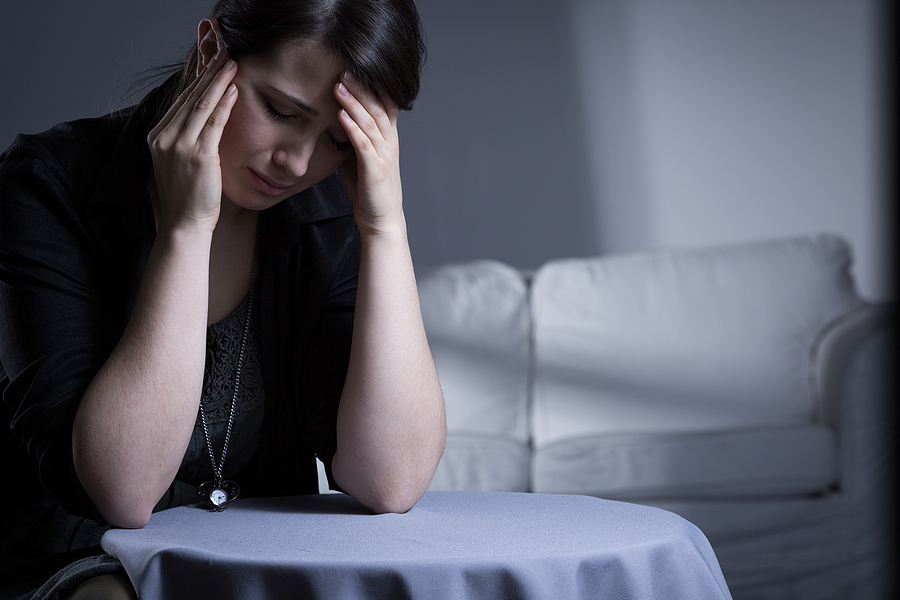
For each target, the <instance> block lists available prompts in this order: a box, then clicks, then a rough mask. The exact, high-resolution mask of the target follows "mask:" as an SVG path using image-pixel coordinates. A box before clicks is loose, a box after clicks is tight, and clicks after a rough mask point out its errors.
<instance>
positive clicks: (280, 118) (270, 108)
mask: <svg viewBox="0 0 900 600" xmlns="http://www.w3.org/2000/svg"><path fill="white" fill-rule="evenodd" d="M265 106H266V112H267V113H269V116H271V117H272V118H273V119H275V120H276V121H288V120H290V119H291V116H292V115H285V114H282V113H280V112H278V111H277V110H275V107H274V106H272V105H271V104H270V103H268V102H265Z"/></svg>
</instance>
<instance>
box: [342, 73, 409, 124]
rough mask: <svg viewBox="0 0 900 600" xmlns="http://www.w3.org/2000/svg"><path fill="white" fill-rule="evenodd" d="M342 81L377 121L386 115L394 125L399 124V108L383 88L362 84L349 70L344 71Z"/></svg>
mask: <svg viewBox="0 0 900 600" xmlns="http://www.w3.org/2000/svg"><path fill="white" fill-rule="evenodd" d="M341 82H342V83H343V84H344V85H346V86H347V88H348V89H349V90H350V93H351V94H352V95H353V96H354V97H355V98H356V99H357V100H358V101H359V102H360V104H362V105H363V107H365V109H366V111H368V112H369V114H371V115H372V116H373V117H374V118H375V119H376V120H377V121H381V120H382V119H381V117H382V115H384V116H386V117H387V119H388V122H389V123H390V124H391V125H392V126H394V125H396V124H397V114H398V113H399V108H398V107H397V105H396V104H395V103H394V101H393V100H391V99H390V98H389V97H388V96H387V95H386V94H384V93H383V92H382V91H381V90H379V89H372V88H368V87H365V86H362V85H360V84H359V82H358V81H357V80H356V77H354V76H353V74H352V73H350V72H349V71H344V72H343V73H342V74H341Z"/></svg>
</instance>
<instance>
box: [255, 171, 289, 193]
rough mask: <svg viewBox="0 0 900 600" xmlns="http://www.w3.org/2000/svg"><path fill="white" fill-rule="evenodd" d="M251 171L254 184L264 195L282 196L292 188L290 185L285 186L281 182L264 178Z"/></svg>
mask: <svg viewBox="0 0 900 600" xmlns="http://www.w3.org/2000/svg"><path fill="white" fill-rule="evenodd" d="M249 170H250V178H251V179H252V180H253V183H255V184H256V187H257V188H259V190H260V191H261V192H263V193H264V194H268V195H269V196H280V195H282V194H283V193H285V192H286V191H288V189H289V188H290V187H291V186H290V185H285V184H283V183H281V182H279V181H273V180H271V179H269V178H268V177H263V176H262V175H260V174H259V173H257V172H256V171H254V170H253V169H249Z"/></svg>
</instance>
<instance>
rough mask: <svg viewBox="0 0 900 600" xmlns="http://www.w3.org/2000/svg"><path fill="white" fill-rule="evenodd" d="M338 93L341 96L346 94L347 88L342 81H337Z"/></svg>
mask: <svg viewBox="0 0 900 600" xmlns="http://www.w3.org/2000/svg"><path fill="white" fill-rule="evenodd" d="M338 94H340V95H341V96H346V95H347V88H346V87H345V86H344V84H343V83H338Z"/></svg>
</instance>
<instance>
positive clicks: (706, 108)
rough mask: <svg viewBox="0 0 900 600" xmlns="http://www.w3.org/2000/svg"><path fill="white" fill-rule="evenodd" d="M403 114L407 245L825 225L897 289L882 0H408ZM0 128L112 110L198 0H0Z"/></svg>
mask: <svg viewBox="0 0 900 600" xmlns="http://www.w3.org/2000/svg"><path fill="white" fill-rule="evenodd" d="M418 3H419V8H420V11H421V13H422V18H423V21H424V23H425V27H426V29H427V32H428V41H429V62H428V65H427V68H426V72H425V76H424V81H423V92H422V95H421V97H420V101H419V103H418V105H417V108H416V109H415V110H414V111H413V112H412V113H410V114H407V115H404V118H403V121H402V124H401V131H402V135H403V147H402V152H403V158H402V161H403V163H402V168H403V173H404V197H405V203H406V211H407V217H408V220H409V225H410V241H411V244H412V246H413V252H414V254H415V257H416V259H417V261H418V262H421V263H440V262H447V261H458V260H467V259H473V258H493V259H497V260H502V261H505V262H508V263H511V264H513V265H516V266H520V267H527V268H531V267H536V266H538V265H539V264H541V263H542V262H544V261H545V260H548V259H552V258H560V257H566V256H584V255H591V254H601V253H618V252H635V251H644V250H653V249H658V248H672V247H690V246H704V245H710V244H716V243H723V242H734V241H747V240H755V239H764V238H771V237H777V236H783V235H794V234H807V233H817V232H821V231H832V232H836V233H838V234H841V235H843V236H845V237H846V238H847V239H848V240H849V241H850V242H851V243H852V244H853V246H854V248H855V251H856V257H857V260H856V267H855V272H856V275H857V281H858V285H859V287H860V289H861V290H862V292H863V293H864V294H865V295H866V296H868V297H870V298H873V299H884V298H887V297H889V296H893V295H894V294H893V292H892V291H891V290H890V288H889V282H888V280H887V277H886V276H885V275H884V274H885V273H886V272H888V271H887V267H888V264H887V262H888V261H887V257H886V253H885V252H884V251H883V246H884V245H885V242H886V240H887V237H888V235H889V234H890V233H891V232H889V231H888V229H887V226H886V225H885V223H886V222H890V220H889V219H887V218H886V216H887V215H886V207H885V200H884V198H885V194H884V193H883V190H882V188H883V187H884V183H885V178H884V171H885V164H884V152H883V149H882V147H881V144H882V142H883V139H882V137H883V134H882V131H883V129H884V127H883V124H882V119H881V110H882V107H881V105H882V104H883V103H884V102H885V94H884V93H883V90H882V87H883V86H884V76H883V72H884V70H883V68H882V66H881V54H880V53H879V51H878V47H879V46H878V44H879V41H880V40H881V39H882V37H883V35H882V34H883V31H882V28H881V23H882V22H883V20H884V19H883V16H882V15H881V14H880V13H881V11H882V10H883V8H882V7H883V6H884V5H883V3H882V2H881V1H880V0H566V1H562V2H560V1H553V2H551V1H550V0H492V1H490V2H486V1H484V0H457V1H454V2H448V1H446V0H418ZM8 4H9V6H5V7H4V11H3V18H2V21H0V81H2V82H3V90H2V93H0V145H4V146H5V145H6V144H7V143H9V142H10V141H11V140H12V137H13V136H14V134H15V133H17V132H20V131H26V132H27V131H39V130H42V129H45V128H46V127H49V126H50V125H52V124H54V123H56V122H58V121H61V120H65V119H71V118H76V117H79V116H89V115H97V114H102V113H104V112H108V110H109V108H110V107H111V106H112V105H115V103H116V101H117V99H118V98H119V97H120V96H121V94H122V93H123V91H124V90H125V88H126V87H127V83H128V81H129V77H130V76H132V75H133V74H135V73H138V72H140V71H141V70H142V69H144V68H145V67H147V66H150V65H153V64H157V63H160V62H166V61H168V60H172V59H175V58H176V57H177V56H178V55H179V54H180V49H181V48H182V47H183V46H184V45H185V44H187V43H190V42H191V40H192V39H193V37H194V32H195V28H196V23H197V21H198V20H199V19H200V18H201V17H202V16H203V14H205V6H206V3H205V2H204V1H202V0H160V1H158V2H154V3H147V2H137V1H136V0H132V1H130V2H126V1H123V0H119V1H118V2H113V1H111V0H104V1H102V2H91V3H84V5H83V6H78V7H77V8H76V5H77V4H80V3H73V2H62V1H59V0H52V1H51V2H44V3H40V4H38V3H18V2H16V3H8Z"/></svg>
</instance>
